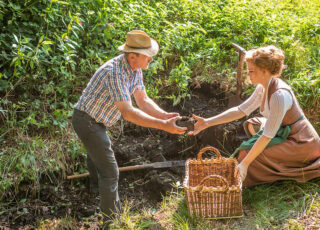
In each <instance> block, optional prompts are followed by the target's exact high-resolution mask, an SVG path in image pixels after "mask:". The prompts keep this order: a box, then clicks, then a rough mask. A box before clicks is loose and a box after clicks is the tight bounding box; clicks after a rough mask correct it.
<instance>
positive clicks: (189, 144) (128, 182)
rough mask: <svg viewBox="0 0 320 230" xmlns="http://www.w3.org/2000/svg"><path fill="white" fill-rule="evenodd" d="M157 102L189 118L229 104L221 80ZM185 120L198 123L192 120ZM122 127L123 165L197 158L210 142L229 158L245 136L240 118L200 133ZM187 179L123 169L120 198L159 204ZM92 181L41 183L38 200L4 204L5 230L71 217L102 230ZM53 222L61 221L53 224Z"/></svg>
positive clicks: (117, 139) (0, 221) (179, 171)
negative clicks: (180, 98)
mask: <svg viewBox="0 0 320 230" xmlns="http://www.w3.org/2000/svg"><path fill="white" fill-rule="evenodd" d="M158 104H159V105H160V106H161V107H162V108H164V109H165V110H167V111H172V112H179V113H180V115H182V116H186V117H188V118H190V117H192V114H196V115H198V116H202V117H210V116H213V115H216V114H218V113H219V112H222V111H224V110H225V109H227V108H228V96H227V95H226V94H225V92H223V90H221V87H220V84H219V83H212V84H203V85H202V86H201V88H197V89H193V90H192V97H191V100H186V101H185V102H184V103H181V105H179V106H176V107H173V106H172V103H171V102H170V101H159V102H158ZM183 122H185V124H186V123H188V124H187V125H190V124H192V125H193V122H192V121H190V119H187V120H184V121H183ZM119 127H120V126H118V127H115V128H114V130H113V132H112V141H113V150H114V152H115V155H116V158H117V161H118V165H119V167H124V166H129V165H140V164H144V163H151V162H159V161H166V160H167V161H169V160H186V159H187V158H195V157H196V155H197V153H198V152H199V150H200V149H201V148H203V147H205V146H207V145H211V146H214V147H216V148H218V149H219V150H220V152H221V153H222V155H224V156H229V155H230V154H231V153H232V152H233V151H234V150H235V148H236V147H237V146H238V145H239V144H240V142H241V140H242V137H243V136H244V133H243V131H242V126H241V121H238V122H232V123H229V124H225V125H219V126H215V127H211V128H209V129H207V130H204V131H203V132H201V133H200V134H198V135H197V136H187V135H183V136H178V135H172V134H169V133H166V132H164V131H161V130H156V129H148V128H143V127H138V126H136V125H134V124H131V123H128V122H125V121H124V128H123V131H121V132H120V131H119V130H120V128H119ZM191 128H192V127H191V126H190V127H189V129H190V130H191ZM208 155H211V154H210V153H207V154H204V157H207V156H208ZM183 177H184V167H174V168H163V169H144V170H137V171H130V172H122V173H120V180H119V192H120V197H121V200H122V201H123V200H126V199H127V200H129V201H131V202H132V204H133V208H134V209H136V210H138V209H141V208H142V207H154V208H156V205H157V204H158V203H159V202H160V201H161V200H162V195H164V194H166V193H167V192H169V191H171V189H172V188H173V184H174V183H176V182H178V181H180V183H182V181H183ZM87 184H88V178H82V179H74V180H72V181H67V180H66V181H63V182H61V184H59V185H52V184H42V187H41V189H40V193H39V194H38V195H37V196H36V198H27V199H26V200H22V201H21V199H20V198H19V199H17V201H16V202H14V201H7V203H4V208H5V210H6V211H5V212H3V213H1V212H0V229H34V228H36V227H37V226H38V225H39V223H40V222H41V221H42V223H45V220H46V219H50V220H51V222H48V224H47V226H48V229H52V228H53V227H55V228H57V229H59V222H58V220H61V218H67V217H70V216H71V217H73V218H75V219H76V220H77V222H76V223H75V225H73V226H70V229H80V228H82V229H99V221H100V220H101V218H102V217H101V215H98V213H99V208H98V204H99V197H98V196H97V195H95V194H89V193H88V188H87ZM18 201H20V202H18ZM52 220H57V221H56V222H55V223H53V221H52ZM68 223H70V221H69V222H68ZM44 225H45V224H44ZM1 226H2V227H1ZM42 226H43V224H42ZM50 226H51V227H50ZM61 229H67V228H61Z"/></svg>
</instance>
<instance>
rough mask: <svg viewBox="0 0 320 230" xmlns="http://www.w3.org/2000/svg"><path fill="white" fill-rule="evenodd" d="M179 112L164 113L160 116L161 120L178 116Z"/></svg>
mask: <svg viewBox="0 0 320 230" xmlns="http://www.w3.org/2000/svg"><path fill="white" fill-rule="evenodd" d="M179 116H180V114H179V113H165V114H164V115H163V116H162V119H163V120H167V119H170V118H173V117H179Z"/></svg>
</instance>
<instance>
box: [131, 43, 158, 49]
mask: <svg viewBox="0 0 320 230" xmlns="http://www.w3.org/2000/svg"><path fill="white" fill-rule="evenodd" d="M126 46H128V45H127V44H126ZM128 47H129V48H133V49H149V48H151V47H152V46H146V47H135V46H128Z"/></svg>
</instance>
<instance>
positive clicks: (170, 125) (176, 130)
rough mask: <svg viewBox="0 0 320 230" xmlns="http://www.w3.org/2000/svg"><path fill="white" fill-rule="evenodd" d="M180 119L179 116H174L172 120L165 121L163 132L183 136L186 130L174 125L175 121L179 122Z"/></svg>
mask: <svg viewBox="0 0 320 230" xmlns="http://www.w3.org/2000/svg"><path fill="white" fill-rule="evenodd" d="M181 118H182V117H180V116H174V117H172V118H169V119H168V120H167V121H166V128H165V129H164V130H165V131H167V132H168V133H172V134H184V133H185V132H186V131H187V128H186V127H180V126H177V125H176V121H177V120H181Z"/></svg>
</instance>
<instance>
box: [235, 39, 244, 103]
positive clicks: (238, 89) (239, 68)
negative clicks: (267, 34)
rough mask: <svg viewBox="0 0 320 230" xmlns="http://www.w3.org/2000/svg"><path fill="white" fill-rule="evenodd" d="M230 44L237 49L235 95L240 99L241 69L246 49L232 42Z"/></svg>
mask: <svg viewBox="0 0 320 230" xmlns="http://www.w3.org/2000/svg"><path fill="white" fill-rule="evenodd" d="M232 46H233V47H234V48H235V49H236V50H237V51H238V53H239V58H238V65H237V96H238V98H239V99H241V93H242V82H243V79H242V70H243V64H244V57H245V54H246V50H245V49H244V48H242V47H241V46H239V45H237V44H235V43H232Z"/></svg>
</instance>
